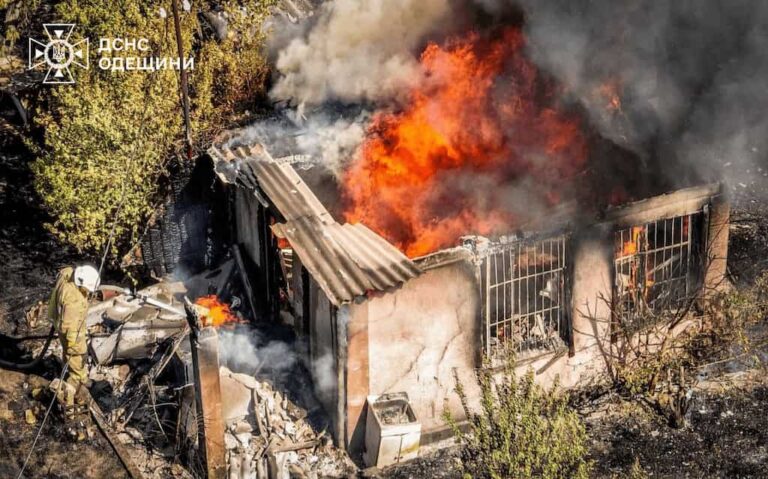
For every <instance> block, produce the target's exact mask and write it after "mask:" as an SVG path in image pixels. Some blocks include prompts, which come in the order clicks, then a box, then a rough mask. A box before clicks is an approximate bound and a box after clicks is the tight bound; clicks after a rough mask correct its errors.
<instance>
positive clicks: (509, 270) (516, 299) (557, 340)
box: [482, 235, 569, 356]
mask: <svg viewBox="0 0 768 479" xmlns="http://www.w3.org/2000/svg"><path fill="white" fill-rule="evenodd" d="M566 246H567V237H566V236H565V235H563V236H557V237H554V238H549V239H544V240H539V241H534V242H524V241H519V242H515V243H510V244H501V245H497V247H496V248H494V249H493V250H492V253H491V254H489V255H488V257H486V258H485V260H484V261H483V265H482V272H483V288H482V291H483V293H484V294H483V298H482V300H483V302H484V303H483V310H484V318H485V328H486V331H485V339H486V343H485V346H486V353H487V354H488V355H489V356H494V353H495V352H496V351H497V350H498V348H499V347H501V346H508V345H510V344H511V345H512V346H513V347H514V349H515V350H516V351H517V352H518V353H521V352H529V351H533V350H553V349H558V348H560V347H563V346H565V342H564V340H565V339H566V338H567V335H568V334H569V331H568V328H567V327H566V314H565V311H564V305H565V297H566V295H565V292H566V291H565V290H566V278H565V264H566V263H565V261H566V253H567V252H566ZM510 342H511V343H510Z"/></svg>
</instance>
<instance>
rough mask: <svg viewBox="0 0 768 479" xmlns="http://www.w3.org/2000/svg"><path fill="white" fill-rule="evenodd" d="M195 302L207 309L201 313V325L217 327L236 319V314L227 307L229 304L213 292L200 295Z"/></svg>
mask: <svg viewBox="0 0 768 479" xmlns="http://www.w3.org/2000/svg"><path fill="white" fill-rule="evenodd" d="M195 304H196V305H198V306H202V307H203V308H205V309H206V310H208V311H207V313H206V314H204V315H202V321H203V326H215V327H218V326H221V325H222V324H226V323H234V322H237V321H238V319H237V316H235V315H234V314H233V313H232V311H231V310H230V309H229V305H228V304H226V303H223V302H222V301H221V300H219V298H218V297H217V296H216V295H215V294H210V295H208V296H201V297H199V298H197V299H196V300H195Z"/></svg>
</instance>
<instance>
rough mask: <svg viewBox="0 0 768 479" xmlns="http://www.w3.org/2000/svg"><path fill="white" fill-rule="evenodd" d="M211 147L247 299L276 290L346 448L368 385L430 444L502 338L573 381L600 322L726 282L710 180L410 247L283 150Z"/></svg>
mask: <svg viewBox="0 0 768 479" xmlns="http://www.w3.org/2000/svg"><path fill="white" fill-rule="evenodd" d="M233 138H234V139H233ZM209 154H210V155H211V156H212V157H213V159H214V162H215V168H216V172H217V174H218V175H219V177H220V178H221V180H222V181H223V182H224V183H225V184H227V185H229V188H230V192H231V193H230V194H231V195H232V197H233V212H232V217H233V220H234V222H235V227H234V229H235V235H236V240H237V242H238V243H239V244H240V245H241V248H242V250H243V251H244V253H245V255H246V256H247V258H248V259H249V262H250V263H251V265H252V271H253V275H254V284H256V285H258V287H257V288H256V290H257V291H256V295H257V296H258V295H261V294H263V295H267V296H271V297H273V298H280V297H282V298H283V308H284V309H285V310H287V311H290V312H291V315H292V321H293V322H294V327H295V329H296V331H297V333H298V334H299V335H300V336H303V337H305V338H306V344H307V345H308V349H309V351H308V353H309V357H310V358H311V361H312V362H313V370H314V372H315V375H316V380H318V381H324V382H326V383H327V382H328V380H327V377H328V376H329V374H327V373H328V372H330V373H331V374H330V377H332V378H334V380H333V383H332V384H324V385H323V387H321V388H319V390H320V394H321V398H320V399H321V401H322V403H323V405H324V408H325V410H326V411H327V413H328V414H329V416H330V417H331V419H332V422H333V424H334V425H335V427H334V434H335V436H336V439H337V440H338V441H339V443H341V444H343V445H346V446H347V447H349V448H350V449H351V450H353V451H354V450H357V451H360V450H362V447H363V446H362V445H363V443H364V438H365V428H366V413H367V411H366V400H367V399H368V398H369V397H371V396H373V397H375V396H379V395H386V394H390V393H403V392H404V393H406V394H407V396H408V398H409V401H410V405H411V407H412V409H413V412H414V413H415V416H416V418H418V421H420V423H421V426H422V435H421V442H422V443H427V442H431V441H434V440H438V439H440V438H443V437H444V435H445V432H446V426H445V424H444V422H443V420H442V419H441V414H442V412H443V411H444V410H445V409H448V410H450V411H451V413H452V414H454V415H460V414H462V413H461V407H460V404H459V400H458V397H457V396H456V395H455V394H454V393H453V389H454V387H455V381H456V380H458V381H460V382H461V383H462V385H463V386H464V388H465V390H466V391H467V394H468V396H469V397H470V398H471V399H473V400H477V399H478V392H479V391H478V388H477V387H476V382H475V377H474V370H475V369H476V368H480V367H493V366H494V364H493V361H494V359H495V358H497V357H498V356H499V355H498V354H497V353H498V352H499V351H500V350H501V348H502V347H504V346H512V347H513V348H514V350H515V352H516V358H517V364H518V366H519V367H520V368H522V369H527V368H533V370H534V371H535V373H536V377H537V380H539V381H542V382H545V383H546V382H550V381H552V380H554V378H555V376H559V378H560V381H561V382H562V383H563V384H564V385H566V386H573V385H576V384H577V383H579V382H580V381H583V380H585V379H588V378H593V377H595V376H596V375H599V374H600V372H601V371H603V370H604V367H605V360H606V358H605V357H604V354H606V352H605V351H606V350H607V349H608V348H607V347H606V344H608V342H610V341H612V328H616V327H619V325H621V327H627V326H628V325H631V326H632V327H637V328H642V327H643V326H644V325H643V324H641V323H642V321H647V320H648V318H653V317H654V315H660V314H662V313H663V312H665V311H667V312H668V311H682V310H683V308H689V307H690V306H689V305H690V302H691V301H693V300H694V298H696V297H697V296H698V295H701V294H703V293H705V292H706V291H707V289H708V288H717V287H719V286H720V285H721V283H722V282H723V281H724V276H725V258H726V255H727V243H728V241H727V235H728V229H727V223H728V216H729V206H728V202H727V201H726V199H725V197H724V195H723V194H722V193H721V190H720V186H719V185H717V184H711V185H703V186H698V187H692V188H687V189H682V190H678V191H674V192H672V193H668V194H664V195H660V196H655V197H651V198H648V199H645V200H641V201H636V202H632V203H628V204H626V205H623V206H616V207H610V208H608V209H607V210H605V211H604V212H603V213H602V214H601V215H599V216H595V217H594V218H593V219H592V221H588V222H586V221H580V222H578V223H573V222H567V221H566V222H560V223H557V222H553V223H551V224H549V225H548V228H547V229H540V230H539V231H537V232H530V233H528V232H526V233H521V232H517V233H515V234H509V235H497V236H495V237H493V238H492V239H489V238H486V237H483V236H478V235H468V236H463V237H461V238H460V239H457V241H456V243H455V244H454V245H452V246H449V247H443V248H436V249H435V250H433V251H429V252H427V254H419V255H415V256H413V257H408V255H406V253H407V252H408V250H407V248H406V251H405V252H403V251H401V250H400V249H399V248H398V247H395V246H394V245H393V244H391V243H390V242H388V241H387V240H386V239H384V238H383V237H382V236H381V235H379V234H377V233H375V232H374V231H372V230H371V229H370V228H368V227H367V226H366V225H365V223H364V222H362V223H344V224H340V223H339V222H337V221H336V220H335V219H334V217H333V215H332V214H331V213H330V212H329V211H328V209H326V207H325V206H324V205H323V203H322V202H321V201H320V200H319V199H318V196H317V195H316V194H315V193H313V191H312V189H311V188H310V187H309V186H308V181H312V180H311V179H310V180H305V179H304V178H303V177H306V178H311V177H312V174H313V173H312V172H311V170H305V169H300V168H296V167H294V166H293V164H292V162H296V161H297V158H295V157H288V158H281V159H275V158H273V157H272V156H271V155H270V152H269V151H268V150H267V148H266V147H265V146H264V145H262V144H258V143H256V144H242V143H238V140H237V139H236V135H234V136H233V137H230V138H228V139H226V140H225V141H223V142H222V143H220V144H218V145H217V146H214V147H213V148H211V150H209ZM300 160H301V159H299V161H300ZM469 228H471V226H468V231H467V233H472V232H473V231H472V230H471V229H469ZM419 253H422V252H421V251H419ZM681 314H682V313H681ZM614 332H615V331H614ZM483 357H486V358H489V359H490V363H484V362H483Z"/></svg>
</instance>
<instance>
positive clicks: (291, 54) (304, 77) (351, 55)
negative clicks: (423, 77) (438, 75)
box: [270, 0, 450, 105]
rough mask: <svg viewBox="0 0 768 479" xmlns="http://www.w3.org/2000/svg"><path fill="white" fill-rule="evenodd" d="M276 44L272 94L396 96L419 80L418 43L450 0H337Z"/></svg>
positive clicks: (350, 99)
mask: <svg viewBox="0 0 768 479" xmlns="http://www.w3.org/2000/svg"><path fill="white" fill-rule="evenodd" d="M318 10H319V11H318V12H316V15H315V17H316V23H315V24H314V25H312V26H311V27H310V28H309V29H308V30H307V31H306V32H304V34H303V35H300V36H298V37H295V38H293V39H291V40H290V41H289V43H288V44H287V45H285V46H282V47H279V48H280V51H279V53H278V55H277V62H276V68H277V71H278V72H279V74H280V77H279V79H278V80H277V83H276V84H275V86H274V88H273V89H272V91H271V93H270V95H271V96H272V98H274V99H278V100H286V99H290V100H293V101H295V102H297V103H298V104H299V105H319V104H322V103H325V102H328V101H342V102H344V103H359V102H369V101H373V102H376V101H381V100H385V99H390V98H393V97H398V96H399V95H400V94H401V93H402V92H403V91H404V90H405V89H406V87H407V86H408V85H411V84H413V82H415V81H418V79H419V76H420V72H419V66H418V57H417V55H418V53H419V52H418V47H419V46H420V45H421V43H422V42H423V40H424V37H425V36H427V35H428V34H430V33H432V32H434V31H436V30H437V29H439V28H440V27H441V25H442V24H443V23H444V22H445V19H446V17H447V15H448V14H449V13H450V8H449V5H448V0H336V1H329V2H325V3H323V4H322V5H321V6H320V7H319V9H318Z"/></svg>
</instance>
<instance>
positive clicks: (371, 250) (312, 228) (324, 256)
mask: <svg viewBox="0 0 768 479" xmlns="http://www.w3.org/2000/svg"><path fill="white" fill-rule="evenodd" d="M272 228H273V229H274V230H275V232H276V233H277V234H278V235H284V236H285V237H286V238H287V239H288V241H289V242H290V243H291V246H292V247H293V250H294V252H295V253H296V254H297V255H298V256H299V258H301V264H303V265H304V266H305V267H306V268H307V270H308V271H309V272H310V273H311V274H312V276H313V277H314V278H315V280H317V282H318V284H319V285H320V287H321V288H322V289H323V291H325V293H326V295H327V296H328V299H330V300H331V302H332V303H334V304H335V305H337V306H338V305H339V304H343V303H346V302H349V301H352V300H354V299H355V298H359V297H362V296H365V294H366V293H367V292H368V291H387V290H389V289H391V288H393V287H395V286H398V285H400V284H401V283H404V282H405V281H408V280H409V279H411V278H414V277H416V276H418V275H419V274H420V271H419V269H418V268H417V267H416V265H415V264H414V263H413V262H412V261H411V260H409V259H408V258H407V257H406V256H405V255H404V254H403V253H401V252H400V251H399V250H398V249H397V248H395V247H394V246H392V245H391V244H389V243H387V242H386V241H385V240H384V239H383V238H382V237H381V236H379V235H377V234H376V233H374V232H373V231H371V230H369V229H368V228H366V227H365V226H364V225H362V224H360V223H358V224H354V225H353V224H348V223H347V224H344V225H340V224H339V223H336V222H334V223H331V224H325V223H322V222H321V221H320V220H319V219H318V218H317V217H313V216H308V217H304V218H299V219H297V220H294V221H289V222H287V223H284V224H277V225H273V226H272Z"/></svg>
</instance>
